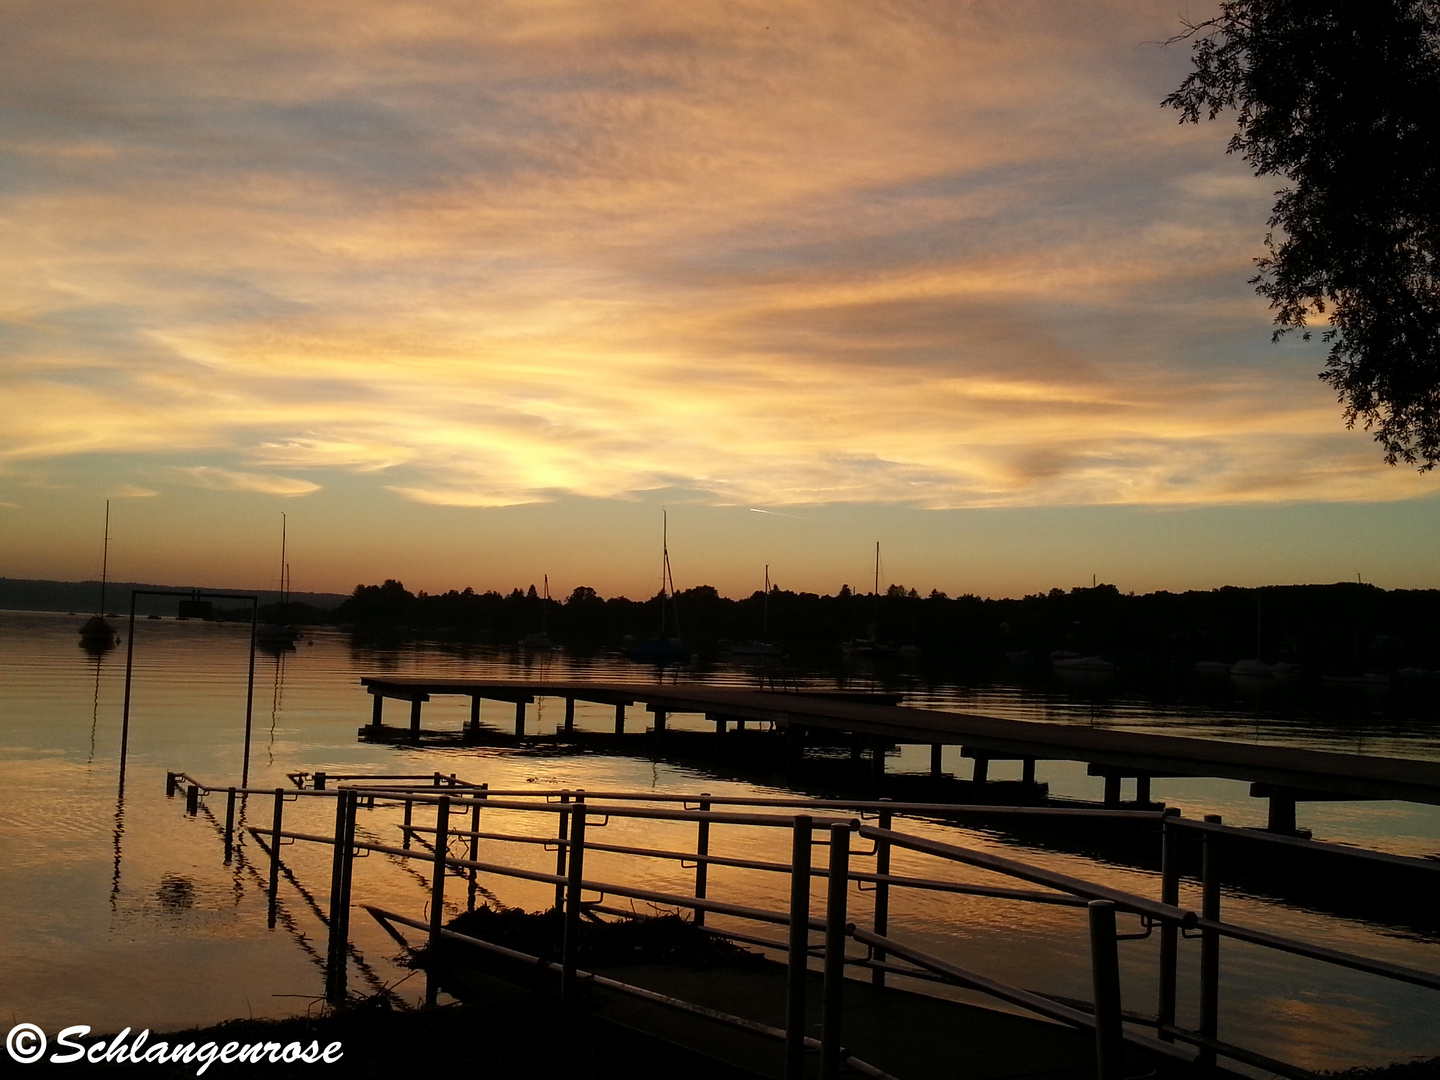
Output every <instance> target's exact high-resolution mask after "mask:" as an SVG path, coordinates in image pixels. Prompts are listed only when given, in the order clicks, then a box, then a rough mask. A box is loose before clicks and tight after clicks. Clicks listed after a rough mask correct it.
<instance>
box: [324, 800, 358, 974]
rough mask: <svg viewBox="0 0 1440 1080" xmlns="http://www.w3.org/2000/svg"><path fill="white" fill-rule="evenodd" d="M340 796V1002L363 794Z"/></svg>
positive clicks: (336, 931)
mask: <svg viewBox="0 0 1440 1080" xmlns="http://www.w3.org/2000/svg"><path fill="white" fill-rule="evenodd" d="M339 798H340V800H341V801H342V802H344V804H345V832H344V835H343V836H342V837H341V843H342V845H343V846H342V848H341V852H340V892H339V896H338V899H337V900H336V903H335V905H334V908H335V916H334V921H333V922H332V923H331V924H330V932H331V934H332V935H333V937H334V939H335V987H334V994H335V1001H336V1003H340V1002H343V1001H344V1000H345V983H346V975H347V974H348V967H349V951H350V884H351V881H352V879H353V876H354V872H355V817H356V813H355V811H356V809H357V808H358V807H359V805H360V796H359V795H358V794H357V793H356V792H354V791H343V792H341V793H340V795H339Z"/></svg>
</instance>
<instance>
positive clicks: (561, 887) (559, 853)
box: [555, 698, 572, 911]
mask: <svg viewBox="0 0 1440 1080" xmlns="http://www.w3.org/2000/svg"><path fill="white" fill-rule="evenodd" d="M566 700H567V701H568V700H572V699H569V698H567V699H566ZM569 803H570V793H569V792H568V791H567V792H564V793H562V794H561V796H560V805H562V806H568V805H569ZM559 818H560V824H559V826H558V827H557V828H556V836H555V876H556V877H562V878H563V877H564V876H565V846H566V843H567V834H568V833H569V832H570V811H569V810H561V811H560V814H559ZM555 910H556V911H564V910H565V883H564V882H563V881H557V882H556V883H555Z"/></svg>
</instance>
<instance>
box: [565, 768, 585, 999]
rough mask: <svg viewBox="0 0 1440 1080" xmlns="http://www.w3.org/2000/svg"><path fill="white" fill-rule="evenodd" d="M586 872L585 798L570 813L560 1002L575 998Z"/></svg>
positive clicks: (577, 798) (580, 799) (578, 798)
mask: <svg viewBox="0 0 1440 1080" xmlns="http://www.w3.org/2000/svg"><path fill="white" fill-rule="evenodd" d="M584 874H585V800H584V797H583V796H576V799H575V809H574V810H572V811H571V812H570V870H569V873H568V875H567V877H566V882H565V938H564V943H563V944H562V946H561V956H560V1001H561V1003H562V1004H565V1005H570V1004H573V1003H574V1001H575V954H576V953H577V952H578V951H579V949H580V890H581V887H582V885H583V883H584V880H585V878H584Z"/></svg>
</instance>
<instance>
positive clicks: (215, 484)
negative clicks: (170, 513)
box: [176, 465, 320, 497]
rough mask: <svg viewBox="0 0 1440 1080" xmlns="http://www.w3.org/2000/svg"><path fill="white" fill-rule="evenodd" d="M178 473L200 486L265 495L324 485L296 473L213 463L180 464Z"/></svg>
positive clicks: (312, 489) (297, 492) (293, 493)
mask: <svg viewBox="0 0 1440 1080" xmlns="http://www.w3.org/2000/svg"><path fill="white" fill-rule="evenodd" d="M176 472H179V473H182V474H183V475H184V476H186V477H188V478H189V479H190V481H191V483H193V484H195V485H196V486H197V487H204V488H211V489H213V490H216V491H252V492H257V493H259V494H262V495H284V496H288V497H294V496H299V495H311V494H314V493H315V492H317V491H319V490H320V485H319V484H315V483H311V482H310V481H309V480H301V479H299V478H298V477H293V476H265V475H262V474H260V473H245V472H233V471H231V470H230V469H221V468H217V467H216V466H213V465H192V466H186V467H177V468H176Z"/></svg>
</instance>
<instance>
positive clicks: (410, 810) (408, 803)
mask: <svg viewBox="0 0 1440 1080" xmlns="http://www.w3.org/2000/svg"><path fill="white" fill-rule="evenodd" d="M414 813H415V803H414V801H413V800H412V799H411V798H410V797H409V796H408V795H407V796H406V797H405V828H404V830H403V831H404V834H405V839H404V840H402V841H401V843H400V846H401V847H402V848H404V849H405V850H406V851H409V850H410V823H411V819H412V816H413V815H414Z"/></svg>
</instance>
